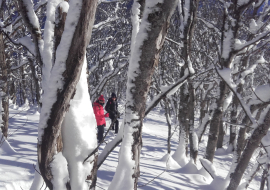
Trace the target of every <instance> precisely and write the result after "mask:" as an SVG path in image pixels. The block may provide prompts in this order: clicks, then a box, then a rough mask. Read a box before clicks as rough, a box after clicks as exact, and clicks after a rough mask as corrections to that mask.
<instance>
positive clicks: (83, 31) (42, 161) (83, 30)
mask: <svg viewBox="0 0 270 190" xmlns="http://www.w3.org/2000/svg"><path fill="white" fill-rule="evenodd" d="M96 6H97V0H91V1H88V0H82V7H81V10H80V16H79V18H78V23H77V26H76V29H75V32H74V34H73V37H72V41H71V45H70V48H69V51H68V52H69V53H68V56H67V59H66V62H65V67H66V69H65V71H64V72H63V74H62V80H63V88H62V89H59V90H58V92H57V99H56V101H55V102H54V104H53V106H52V108H51V110H50V113H49V115H50V116H49V118H48V120H47V122H46V125H47V126H46V128H44V133H43V136H42V139H41V142H40V144H39V145H38V163H39V169H40V172H41V175H42V177H43V179H44V181H45V183H46V185H47V187H48V188H49V189H53V184H52V179H53V175H52V170H51V166H50V163H51V162H52V161H53V157H54V155H55V153H56V152H57V150H56V148H57V138H58V136H59V134H60V131H61V125H62V121H63V119H64V117H65V114H66V112H67V111H68V108H69V104H70V100H71V99H72V98H73V97H74V94H75V91H76V85H77V83H78V81H79V79H80V75H81V70H82V66H83V62H84V56H85V53H86V46H87V45H88V43H89V41H90V38H91V32H92V27H93V22H94V18H95V11H96ZM44 103H45V102H43V104H44ZM67 188H68V187H67Z"/></svg>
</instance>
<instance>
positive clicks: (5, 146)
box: [0, 133, 16, 155]
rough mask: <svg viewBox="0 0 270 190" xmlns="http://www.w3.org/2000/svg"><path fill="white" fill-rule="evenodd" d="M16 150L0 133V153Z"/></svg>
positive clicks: (12, 152)
mask: <svg viewBox="0 0 270 190" xmlns="http://www.w3.org/2000/svg"><path fill="white" fill-rule="evenodd" d="M14 153H16V151H15V150H14V149H13V148H12V147H11V145H10V144H9V142H8V141H7V140H6V139H4V137H3V136H2V133H1V134H0V155H1V154H14Z"/></svg>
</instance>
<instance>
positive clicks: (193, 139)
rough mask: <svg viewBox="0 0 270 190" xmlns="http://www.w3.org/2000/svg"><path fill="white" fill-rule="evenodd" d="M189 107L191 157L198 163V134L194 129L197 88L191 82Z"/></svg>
mask: <svg viewBox="0 0 270 190" xmlns="http://www.w3.org/2000/svg"><path fill="white" fill-rule="evenodd" d="M188 91H189V107H188V112H189V113H188V117H189V141H190V158H192V159H193V161H194V163H195V164H196V159H197V155H198V136H197V134H196V133H195V131H194V115H195V114H194V108H195V89H194V88H193V84H192V83H189V87H188Z"/></svg>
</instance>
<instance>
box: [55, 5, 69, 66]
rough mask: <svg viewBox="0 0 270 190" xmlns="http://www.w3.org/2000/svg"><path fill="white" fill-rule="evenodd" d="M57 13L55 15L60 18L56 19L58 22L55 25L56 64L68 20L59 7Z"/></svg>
mask: <svg viewBox="0 0 270 190" xmlns="http://www.w3.org/2000/svg"><path fill="white" fill-rule="evenodd" d="M56 11H57V14H55V15H56V16H58V18H55V20H56V21H57V22H56V23H55V28H54V41H55V43H54V55H53V59H54V61H53V62H55V58H56V54H55V53H56V49H57V47H58V45H59V44H60V41H61V38H62V34H63V32H64V28H65V22H66V18H67V13H65V12H63V10H62V9H61V7H58V9H57V10H56Z"/></svg>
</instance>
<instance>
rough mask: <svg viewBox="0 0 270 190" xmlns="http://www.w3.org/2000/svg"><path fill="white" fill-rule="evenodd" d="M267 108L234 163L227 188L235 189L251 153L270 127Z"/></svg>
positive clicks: (269, 110) (269, 116)
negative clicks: (237, 160) (238, 158)
mask: <svg viewBox="0 0 270 190" xmlns="http://www.w3.org/2000/svg"><path fill="white" fill-rule="evenodd" d="M266 109H268V111H267V114H266V116H265V118H264V121H263V122H262V124H259V126H258V127H257V128H256V129H255V130H254V132H253V133H252V135H251V137H250V139H249V141H248V143H247V145H246V148H245V150H244V151H243V153H242V155H241V158H240V160H239V162H238V163H237V165H236V168H235V170H234V171H233V172H232V174H231V175H230V178H231V180H230V184H229V186H228V188H227V190H236V189H237V187H238V185H239V183H240V180H241V178H242V176H243V173H244V172H245V169H246V168H247V165H248V163H249V161H250V158H251V157H252V154H253V152H254V150H255V149H256V148H258V146H259V144H260V142H261V140H262V138H263V137H264V136H265V135H266V133H267V131H268V129H269V127H270V109H269V108H266Z"/></svg>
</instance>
